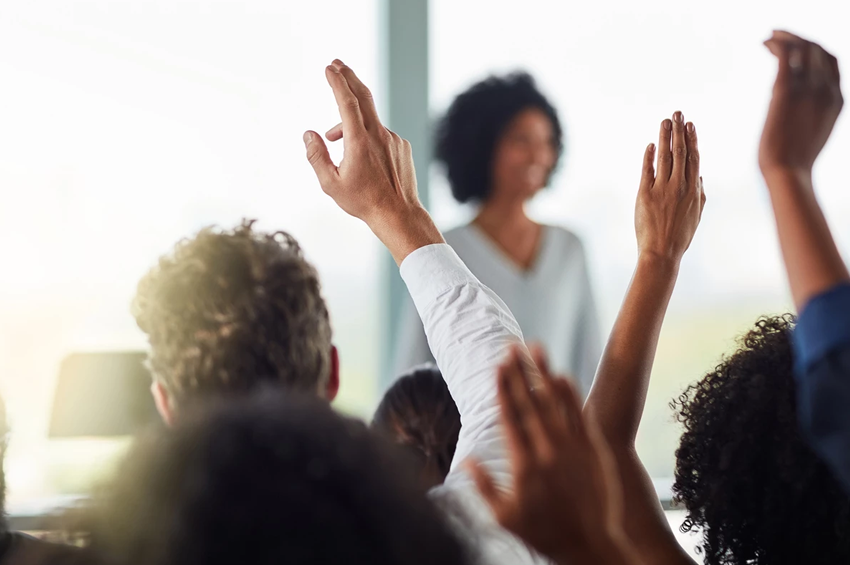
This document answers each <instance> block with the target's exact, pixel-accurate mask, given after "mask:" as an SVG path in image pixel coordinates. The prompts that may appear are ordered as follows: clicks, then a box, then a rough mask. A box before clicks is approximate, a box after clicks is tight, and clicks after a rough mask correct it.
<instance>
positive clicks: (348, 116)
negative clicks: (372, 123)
mask: <svg viewBox="0 0 850 565" xmlns="http://www.w3.org/2000/svg"><path fill="white" fill-rule="evenodd" d="M325 76H326V77H327V79H328V84H330V85H331V89H333V93H334V98H335V99H336V104H337V106H338V107H339V116H340V118H342V125H343V129H345V132H346V134H347V135H348V136H349V137H353V136H356V135H357V134H358V133H359V132H362V131H365V129H366V126H365V125H364V123H363V114H362V113H361V109H360V101H359V100H358V98H357V96H356V95H355V94H354V91H352V89H351V85H349V84H348V81H347V80H346V79H345V76H343V75H342V73H340V71H339V69H337V68H336V67H334V66H333V65H331V66H328V67H327V68H326V69H325Z"/></svg>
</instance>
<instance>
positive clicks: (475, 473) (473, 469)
mask: <svg viewBox="0 0 850 565" xmlns="http://www.w3.org/2000/svg"><path fill="white" fill-rule="evenodd" d="M463 466H464V467H465V468H466V470H467V471H468V472H469V474H470V475H471V476H472V480H473V481H475V486H476V487H478V491H479V492H480V493H481V496H482V497H483V498H484V500H485V501H486V502H487V504H489V505H490V508H492V509H493V511H494V512H493V513H494V514H498V512H496V510H497V509H498V508H499V507H500V506H501V504H502V493H501V492H500V491H499V489H498V488H497V487H496V482H495V481H494V480H493V477H491V476H490V473H489V472H487V469H485V468H484V466H483V465H482V464H481V463H480V462H479V461H476V460H475V459H467V460H466V461H464V462H463Z"/></svg>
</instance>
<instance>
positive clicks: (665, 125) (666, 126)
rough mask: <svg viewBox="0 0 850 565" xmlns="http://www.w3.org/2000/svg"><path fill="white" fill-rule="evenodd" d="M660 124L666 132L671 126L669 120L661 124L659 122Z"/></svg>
mask: <svg viewBox="0 0 850 565" xmlns="http://www.w3.org/2000/svg"><path fill="white" fill-rule="evenodd" d="M661 124H662V125H663V126H664V129H666V130H669V129H670V128H671V127H672V126H673V123H672V122H671V121H670V120H664V121H663V122H661Z"/></svg>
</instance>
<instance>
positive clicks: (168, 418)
mask: <svg viewBox="0 0 850 565" xmlns="http://www.w3.org/2000/svg"><path fill="white" fill-rule="evenodd" d="M151 394H152V395H153V401H154V403H156V410H157V412H159V415H160V416H161V417H162V421H163V422H165V425H166V426H168V427H171V426H173V425H174V411H173V408H172V407H171V398H169V396H168V391H167V390H166V389H165V387H164V386H162V383H161V382H159V381H154V382H152V383H151Z"/></svg>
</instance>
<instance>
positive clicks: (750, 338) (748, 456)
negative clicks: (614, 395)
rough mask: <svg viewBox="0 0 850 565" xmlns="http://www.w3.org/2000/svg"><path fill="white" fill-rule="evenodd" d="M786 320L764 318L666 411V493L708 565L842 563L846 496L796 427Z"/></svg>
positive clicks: (847, 534) (847, 558) (849, 548)
mask: <svg viewBox="0 0 850 565" xmlns="http://www.w3.org/2000/svg"><path fill="white" fill-rule="evenodd" d="M794 323H795V321H794V318H793V316H791V315H790V314H786V315H783V316H777V317H762V318H760V319H759V320H758V321H757V322H756V325H755V327H754V328H753V329H752V330H750V331H749V332H748V333H747V334H746V335H744V336H743V338H742V339H741V340H740V343H739V349H738V350H737V351H736V352H735V353H733V354H732V356H731V357H728V358H725V359H723V361H722V363H721V364H720V365H718V366H717V367H716V368H715V369H714V371H713V372H711V373H709V374H708V375H706V376H705V377H704V378H703V379H702V380H701V381H700V382H698V383H697V384H694V385H691V386H690V387H688V388H687V390H685V392H684V393H683V394H682V395H681V396H680V397H679V398H678V399H677V400H675V401H674V402H673V403H672V404H673V407H674V409H676V410H677V411H678V420H679V421H680V422H681V423H682V424H684V427H685V433H684V435H683V436H682V439H681V443H680V445H679V449H678V450H677V451H676V472H675V479H676V480H675V484H674V486H673V491H674V493H675V496H676V499H677V500H678V501H679V502H681V503H683V504H684V506H685V507H686V508H687V512H688V515H687V519H686V521H685V523H684V525H683V526H682V531H691V530H693V529H702V531H703V536H704V539H703V546H702V550H703V551H704V553H705V563H707V564H709V565H720V564H724V565H728V564H733V565H744V564H762V565H781V564H788V565H792V564H793V565H799V564H800V563H812V564H814V563H848V562H850V499H848V497H847V495H846V494H845V493H844V491H843V490H842V489H841V487H840V485H839V484H838V483H837V482H836V481H835V479H834V478H833V476H832V475H831V473H830V472H829V469H827V467H826V466H825V465H824V463H823V462H821V461H820V459H818V457H817V456H816V455H815V453H814V452H813V451H812V450H811V449H810V448H809V446H808V445H807V444H806V442H805V440H804V438H803V436H802V434H801V432H800V429H799V425H798V421H797V407H796V402H795V387H794V377H793V357H792V356H793V353H792V346H791V332H792V329H793V327H794Z"/></svg>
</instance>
